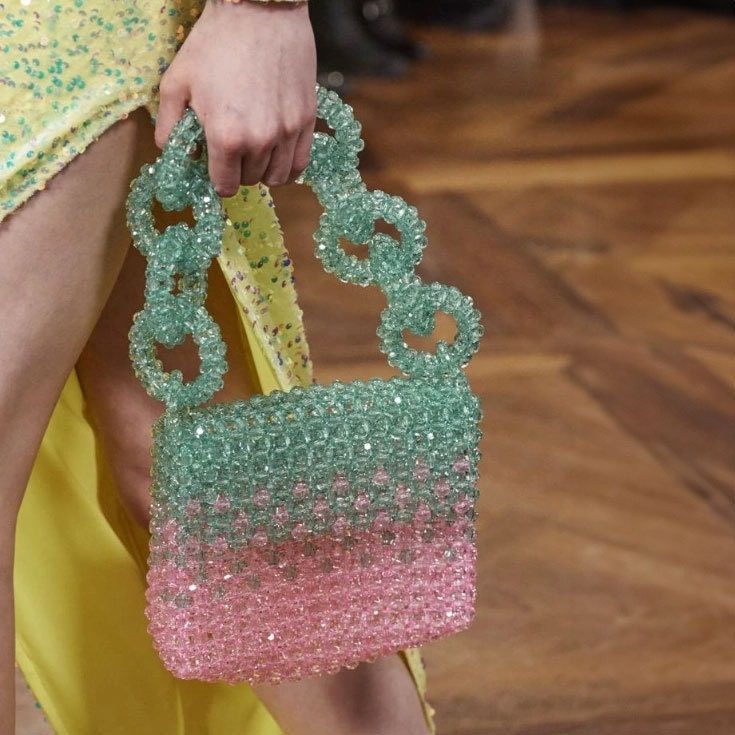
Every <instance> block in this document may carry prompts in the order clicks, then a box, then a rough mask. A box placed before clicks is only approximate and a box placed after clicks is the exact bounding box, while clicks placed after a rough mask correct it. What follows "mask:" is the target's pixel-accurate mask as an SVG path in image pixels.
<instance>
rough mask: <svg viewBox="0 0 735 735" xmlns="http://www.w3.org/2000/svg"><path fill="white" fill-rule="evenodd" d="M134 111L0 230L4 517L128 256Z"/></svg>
mask: <svg viewBox="0 0 735 735" xmlns="http://www.w3.org/2000/svg"><path fill="white" fill-rule="evenodd" d="M147 117H148V115H147V113H146V112H145V111H144V110H142V109H141V110H138V111H136V112H135V113H133V114H131V115H130V116H129V117H128V118H127V119H125V120H122V121H119V122H117V123H115V124H114V125H113V126H112V127H111V128H110V129H108V130H107V131H106V132H105V133H104V134H103V135H102V136H100V138H99V139H98V140H97V141H95V142H94V143H92V144H91V145H90V146H89V147H88V148H87V150H86V151H85V152H84V153H82V154H80V155H79V156H77V157H76V158H75V159H74V160H73V161H72V162H71V163H70V164H69V165H68V166H67V167H66V168H65V169H64V170H63V171H62V172H60V173H59V174H57V176H55V177H54V178H53V179H52V180H51V181H50V182H49V184H48V185H47V186H46V187H45V189H44V190H42V191H39V192H37V193H36V194H34V196H32V197H31V198H30V199H29V200H28V201H27V202H26V203H25V204H23V205H21V206H20V207H19V208H18V209H17V210H16V211H15V212H13V213H12V214H10V215H9V216H7V217H6V218H5V220H3V222H2V224H0V345H2V349H1V350H0V422H1V424H2V426H4V427H12V430H10V431H3V432H2V434H0V464H1V465H2V467H3V476H2V478H1V479H0V503H2V508H1V510H2V512H0V517H2V518H4V519H10V518H12V519H13V521H14V518H15V511H16V510H17V506H18V504H19V502H20V496H21V494H22V490H23V489H24V488H25V484H26V482H27V477H28V473H29V472H30V468H31V467H32V463H33V460H34V457H35V454H36V452H37V450H38V446H39V444H40V441H41V439H42V437H43V433H44V430H45V427H46V424H47V422H48V419H49V417H50V414H51V411H52V410H53V408H54V405H55V403H56V400H57V399H58V396H59V394H60V392H61V389H62V388H63V385H64V382H65V380H66V378H67V377H68V374H69V372H70V371H71V370H72V369H73V367H74V363H75V361H76V359H77V358H78V356H79V354H80V352H81V350H82V348H83V347H84V344H85V342H86V341H87V338H88V337H89V334H90V332H91V331H92V328H93V327H94V325H95V322H96V321H97V319H98V317H99V314H100V310H101V309H102V306H103V305H104V303H105V301H106V299H107V297H108V296H109V294H110V290H111V288H112V286H113V283H114V281H115V278H116V277H117V274H118V272H119V270H120V267H121V265H122V263H123V260H124V258H125V253H126V251H127V248H128V244H129V238H128V236H127V234H126V230H125V220H124V207H123V203H124V200H125V196H126V194H127V191H128V184H129V181H130V178H131V176H132V175H133V174H134V172H135V171H136V170H137V169H138V168H139V166H140V165H142V161H143V160H144V150H143V149H144V148H145V146H142V145H141V138H140V130H141V127H142V125H143V124H144V123H145V119H146V118H147Z"/></svg>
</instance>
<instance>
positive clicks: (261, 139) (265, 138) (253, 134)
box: [248, 128, 280, 154]
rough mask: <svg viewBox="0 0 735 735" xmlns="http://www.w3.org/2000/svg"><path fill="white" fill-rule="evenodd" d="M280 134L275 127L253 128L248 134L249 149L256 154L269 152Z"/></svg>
mask: <svg viewBox="0 0 735 735" xmlns="http://www.w3.org/2000/svg"><path fill="white" fill-rule="evenodd" d="M279 138H280V136H279V134H278V131H277V130H276V129H274V128H261V129H257V130H251V131H250V134H249V136H248V150H250V151H252V152H253V153H256V154H262V153H267V152H268V151H270V150H271V149H272V148H273V147H274V146H275V145H276V143H277V142H278V140H279Z"/></svg>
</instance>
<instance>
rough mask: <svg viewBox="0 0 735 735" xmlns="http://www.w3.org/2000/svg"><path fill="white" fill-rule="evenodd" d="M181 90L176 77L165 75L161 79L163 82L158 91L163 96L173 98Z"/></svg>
mask: <svg viewBox="0 0 735 735" xmlns="http://www.w3.org/2000/svg"><path fill="white" fill-rule="evenodd" d="M179 89H180V85H179V82H178V81H177V79H176V77H174V76H172V75H171V74H164V75H163V76H162V77H161V81H160V83H159V85H158V90H159V92H160V93H161V95H162V96H164V97H173V96H175V95H176V94H177V93H178V92H179Z"/></svg>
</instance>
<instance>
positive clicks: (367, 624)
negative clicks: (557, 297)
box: [127, 87, 482, 682]
mask: <svg viewBox="0 0 735 735" xmlns="http://www.w3.org/2000/svg"><path fill="white" fill-rule="evenodd" d="M317 92H318V94H317V97H318V112H319V115H320V117H322V118H324V120H325V121H326V123H327V124H328V126H329V127H330V128H331V129H332V131H333V132H334V134H333V135H328V134H325V133H315V135H314V141H313V145H312V151H311V160H310V163H309V166H308V167H307V169H306V171H305V172H304V173H303V174H302V176H301V179H300V180H301V183H306V184H307V185H308V186H310V187H311V188H312V189H313V190H314V192H315V193H316V196H317V198H318V200H319V202H320V203H321V204H322V206H323V207H324V209H325V212H324V214H323V215H322V217H321V220H320V225H319V229H318V230H317V232H316V234H315V242H316V254H317V257H319V258H320V260H321V261H322V263H323V264H324V266H325V268H326V269H327V270H328V271H330V272H332V273H334V274H335V275H336V276H337V277H338V278H340V279H341V280H343V281H349V282H353V283H359V284H361V285H365V286H366V285H370V284H372V285H377V286H378V287H379V288H380V289H381V290H382V291H383V292H384V293H385V295H386V297H387V301H388V305H387V308H386V309H385V310H384V311H383V314H382V315H381V325H380V327H379V329H378V335H379V336H380V338H381V349H382V350H383V351H384V352H385V354H386V355H387V357H388V360H389V362H390V363H391V364H392V365H394V366H396V367H398V368H399V369H400V370H401V372H402V373H403V375H404V377H400V378H393V379H390V380H378V379H373V380H369V381H366V382H357V381H355V382H352V383H341V382H335V383H332V384H331V385H312V386H309V387H301V386H297V387H294V388H292V389H291V390H290V391H288V392H285V391H275V392H273V393H270V394H269V395H261V396H254V397H253V398H251V399H249V400H247V401H235V402H231V403H226V404H216V405H210V406H207V407H202V406H201V405H200V404H202V403H204V402H206V401H208V400H209V399H210V398H211V397H212V395H214V393H215V392H216V391H217V390H218V389H219V387H220V386H221V384H222V376H223V375H224V373H225V371H226V370H227V362H226V359H225V345H224V342H223V340H222V337H221V335H220V331H219V328H218V326H217V324H216V323H215V322H214V320H213V319H212V318H211V316H210V315H209V314H208V313H207V311H206V309H205V308H204V298H205V295H206V288H207V279H206V275H207V269H208V267H209V264H210V262H211V259H212V258H214V257H216V256H217V255H218V253H219V251H220V247H221V237H222V231H223V212H222V205H221V202H220V199H219V197H218V196H217V194H216V192H215V191H214V189H213V187H212V184H211V182H210V181H209V178H208V176H207V169H206V146H205V147H204V150H203V152H202V155H201V156H200V157H199V158H198V159H196V160H194V159H192V158H190V156H189V153H190V152H191V151H192V150H193V149H194V146H195V145H197V144H198V143H202V142H203V133H202V131H201V128H200V126H199V124H198V121H197V119H196V116H195V115H194V112H193V110H191V109H188V110H187V111H186V112H185V113H184V115H183V116H182V119H181V120H180V121H179V122H178V123H177V125H176V126H175V128H174V130H173V131H172V133H171V137H170V138H169V142H168V144H167V145H166V147H165V149H164V151H163V153H162V154H161V156H160V157H159V158H158V159H157V161H156V162H155V163H152V164H148V165H146V166H144V167H143V168H142V169H141V173H140V175H139V176H138V177H137V178H136V179H135V180H134V181H133V183H132V184H131V193H130V195H129V197H128V202H127V209H128V225H129V227H130V230H131V232H132V234H133V239H134V243H135V245H136V247H138V248H139V250H140V251H141V252H142V253H143V254H144V255H145V257H146V258H147V259H148V266H147V273H146V292H145V296H146V302H145V307H144V309H143V310H142V311H141V312H139V313H138V314H136V316H135V319H134V323H133V327H132V328H131V330H130V355H131V359H132V361H133V366H134V369H135V372H136V375H137V376H138V378H139V379H140V380H141V382H142V383H143V384H144V385H145V387H146V389H147V390H148V392H149V393H150V394H151V395H152V396H154V397H156V398H157V399H159V400H162V401H164V402H165V404H166V411H165V412H164V414H163V415H162V416H161V417H160V419H158V421H156V423H155V424H154V427H153V433H154V450H153V452H154V456H153V459H154V462H153V470H152V473H153V475H152V476H153V484H152V498H153V501H152V519H151V532H152V539H151V550H150V558H149V572H148V589H147V592H146V597H147V602H148V605H147V609H146V615H147V616H148V619H149V630H150V632H151V634H152V636H153V639H154V642H155V645H156V648H157V650H158V652H159V654H160V655H161V657H162V659H163V661H164V663H165V665H166V666H167V668H169V670H170V671H172V672H173V673H174V674H175V675H176V676H178V677H181V678H195V679H203V680H207V681H222V680H224V681H228V682H238V681H243V680H247V681H251V682H257V681H270V682H277V681H281V680H286V679H299V678H301V677H304V676H310V675H314V674H323V673H331V672H335V671H337V670H338V669H339V668H341V667H344V666H348V667H349V666H356V665H357V664H358V663H359V662H360V661H366V660H373V659H375V658H377V657H378V656H382V655H387V654H390V653H394V652H396V651H399V650H402V649H405V648H411V647H415V646H418V645H421V644H423V643H425V642H427V641H429V640H433V639H436V638H439V637H441V636H445V635H448V634H450V633H453V632H455V631H458V630H461V629H463V628H465V627H466V626H467V625H468V624H469V622H470V620H471V619H472V617H473V615H474V609H475V576H474V575H475V556H476V549H475V525H474V520H475V505H476V496H477V467H478V461H479V450H478V443H479V439H480V428H479V422H480V416H481V412H480V405H479V401H478V399H477V397H476V396H475V395H474V394H473V393H472V392H471V390H470V388H469V385H468V383H467V380H466V378H465V376H464V374H463V372H462V368H463V367H464V366H465V365H466V363H467V362H468V360H469V359H470V358H471V356H472V355H473V354H474V352H475V351H476V350H477V347H478V344H479V339H480V336H481V334H482V328H481V325H480V320H479V314H478V312H477V310H476V309H475V308H474V306H473V304H472V300H471V299H470V298H469V297H467V296H464V295H463V294H461V293H460V292H459V291H458V290H457V289H455V288H452V287H449V286H444V285H441V284H437V283H431V284H425V283H423V282H422V281H421V280H420V279H419V278H418V277H417V276H416V275H415V273H414V268H415V266H416V264H417V263H418V262H419V260H420V258H421V254H422V251H423V248H424V247H425V245H426V238H425V235H424V229H425V226H424V223H423V222H422V221H421V220H420V219H419V217H418V213H417V212H416V209H415V208H413V207H411V206H409V205H408V204H407V203H406V202H404V201H403V200H402V199H401V198H399V197H394V196H391V195H388V194H385V193H384V192H380V191H368V190H367V189H366V188H365V185H364V183H363V182H362V179H361V177H360V175H359V173H358V170H357V156H358V152H359V151H360V150H361V149H362V140H361V138H360V125H359V123H357V122H356V121H355V120H354V118H353V116H352V109H351V108H350V107H349V106H348V105H346V104H344V103H343V102H342V101H341V100H340V99H339V97H338V96H337V95H335V94H334V93H333V92H328V91H326V90H324V89H323V88H321V87H320V88H318V90H317ZM154 197H155V198H156V199H158V200H159V201H160V202H161V204H162V206H163V207H164V208H165V209H168V210H182V209H184V208H186V207H187V206H189V205H191V206H192V211H193V213H194V218H195V221H196V225H195V226H194V227H193V228H190V227H189V226H188V225H186V224H178V225H173V226H170V227H168V228H167V229H166V230H165V231H164V232H163V233H160V232H158V231H156V229H155V227H154V223H153V217H152V214H151V204H152V202H153V198H154ZM379 219H385V220H386V221H388V222H391V223H393V224H394V225H395V227H396V229H397V231H398V232H399V234H400V238H401V240H400V242H397V241H395V240H394V239H392V238H391V237H389V236H387V235H385V234H382V233H376V232H375V227H374V225H375V222H376V221H377V220H379ZM342 237H345V238H348V239H350V240H352V241H353V242H355V243H357V244H362V245H364V246H366V247H367V249H368V257H367V258H365V259H358V258H356V257H354V256H352V255H348V254H347V253H345V251H344V250H342V248H341V247H340V246H339V242H340V238H342ZM436 311H444V312H446V313H448V314H450V315H451V316H452V317H453V318H454V319H455V321H456V323H457V335H456V337H455V339H454V341H453V342H452V343H451V344H447V343H445V342H443V341H440V342H439V343H438V344H437V345H436V348H435V350H434V351H433V352H421V351H418V350H415V349H413V348H411V347H409V346H408V345H407V344H406V343H405V341H404V339H403V336H402V335H403V331H404V330H410V331H412V332H414V333H416V334H421V335H428V334H430V333H431V331H432V329H433V326H434V316H435V313H436ZM187 335H191V336H192V337H193V339H194V341H195V343H196V344H197V345H198V347H199V350H200V356H201V369H200V372H199V375H198V376H197V377H196V378H194V379H193V380H191V381H189V382H185V381H184V380H183V377H182V375H181V374H180V373H179V372H177V371H172V372H171V373H166V372H164V370H163V366H162V364H161V362H160V360H159V359H158V358H157V356H156V345H157V343H160V344H163V345H166V346H169V347H171V346H173V345H175V344H180V343H181V342H182V341H183V340H184V339H185V338H186V336H187Z"/></svg>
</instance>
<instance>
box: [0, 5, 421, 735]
mask: <svg viewBox="0 0 735 735" xmlns="http://www.w3.org/2000/svg"><path fill="white" fill-rule="evenodd" d="M202 4H203V2H202V0H19V1H18V2H12V3H6V4H5V6H4V8H3V11H2V13H1V14H0V141H1V142H2V146H1V147H0V220H2V218H3V217H4V216H5V215H6V214H8V213H10V212H12V211H13V210H14V209H15V208H16V207H18V206H19V205H20V204H21V203H22V202H23V201H24V200H26V199H27V198H28V197H30V196H31V195H32V194H33V193H34V192H36V191H38V190H39V189H42V188H43V187H44V186H45V183H46V182H47V181H48V180H49V179H50V178H51V177H52V176H53V175H54V174H55V173H57V172H58V171H60V170H61V169H62V168H63V167H64V166H65V165H66V164H67V163H68V162H69V161H70V160H71V159H72V158H74V156H76V155H77V154H78V153H80V152H81V151H83V150H84V149H85V148H86V147H87V146H88V145H89V144H90V143H91V142H92V141H93V140H95V139H96V138H97V137H99V136H100V135H101V134H102V133H103V132H104V131H105V130H106V129H107V128H108V127H109V126H111V125H112V124H113V123H115V122H116V121H117V120H119V119H121V118H123V117H125V116H126V115H127V114H128V113H129V112H131V111H132V110H134V109H136V108H137V107H140V106H145V107H146V108H147V109H148V110H149V112H150V113H151V115H152V116H154V117H155V114H156V111H157V104H158V97H157V89H158V81H159V79H160V75H161V74H162V73H163V71H164V70H165V68H166V66H167V65H168V63H170V60H171V59H172V58H173V55H174V53H175V51H176V50H177V49H178V47H179V45H180V44H181V42H182V41H183V40H184V38H185V37H186V34H187V33H188V31H189V29H190V28H191V25H192V23H193V22H194V20H195V19H196V17H197V15H198V13H199V12H200V10H201V7H202ZM225 208H226V210H227V215H228V220H227V227H226V229H225V236H224V242H223V250H222V254H221V255H220V256H219V258H218V265H219V267H220V268H221V269H222V272H223V274H224V276H225V278H226V280H227V283H228V284H229V287H230V293H231V295H232V298H233V308H236V309H237V313H238V315H239V321H240V325H241V339H242V345H243V347H244V352H245V354H246V355H247V356H248V359H249V368H250V371H251V374H252V377H253V384H254V385H256V386H258V387H259V389H260V390H261V391H262V392H265V393H267V392H270V391H271V390H275V389H281V390H288V389H289V388H291V387H293V386H295V385H308V384H309V383H310V382H311V380H312V377H311V362H310V360H309V356H308V348H307V345H306V340H305V337H304V334H303V325H302V319H301V311H300V309H299V307H298V305H297V303H296V297H295V291H294V288H293V270H292V265H291V261H290V258H289V256H288V253H287V251H286V250H285V248H284V245H283V237H282V233H281V230H280V226H279V224H278V220H277V218H276V215H275V211H274V208H273V201H272V199H271V197H270V195H269V193H268V191H267V189H265V188H263V187H243V188H242V189H241V190H240V192H239V193H238V194H237V195H236V196H234V197H230V198H229V199H227V200H225ZM148 540H149V539H148V534H147V532H146V531H145V530H144V529H142V528H141V527H140V526H138V525H136V524H135V523H134V522H133V521H132V520H131V519H130V518H129V516H128V515H127V514H126V512H125V511H124V509H123V507H122V505H121V503H120V501H119V500H118V496H117V491H116V488H115V486H114V483H113V481H112V478H111V475H110V472H109V469H108V467H107V465H106V463H105V458H104V455H103V453H102V449H101V444H100V442H99V438H98V436H97V435H96V434H95V431H94V427H93V424H92V422H91V419H90V417H89V416H88V414H87V412H86V407H85V402H84V396H83V394H82V391H81V388H80V384H79V382H78V379H77V376H76V372H74V371H73V372H72V373H71V374H70V375H69V378H68V380H67V382H66V385H65V387H64V389H63V392H62V394H61V396H60V398H59V401H58V404H57V405H56V408H55V411H54V413H53V416H52V418H51V421H50V423H49V426H48V428H47V430H46V433H45V436H44V438H43V442H42V445H41V448H40V451H39V453H38V456H37V458H36V461H35V465H34V467H33V472H32V475H31V478H30V482H29V484H28V488H27V492H26V495H25V498H24V500H23V504H22V507H21V512H20V517H19V519H18V530H17V541H16V567H15V599H16V642H17V661H18V664H19V666H20V668H21V670H22V672H23V674H24V676H25V678H26V680H27V682H28V683H29V685H30V687H31V689H32V691H33V693H34V695H35V696H36V698H37V700H38V702H39V704H40V706H41V707H42V709H43V711H44V712H45V714H46V716H47V719H48V720H49V722H50V724H51V726H52V728H53V729H54V730H55V732H57V733H59V734H60V735H113V734H118V733H119V734H120V735H235V734H236V733H243V735H271V734H275V733H279V732H280V729H279V728H278V726H277V725H276V723H275V722H274V721H273V719H272V718H271V716H270V715H269V713H268V712H267V710H266V709H265V707H264V706H263V704H262V703H261V702H260V700H259V699H258V698H257V697H256V696H255V694H254V692H253V691H252V689H251V688H250V687H249V686H248V685H247V684H240V685H236V686H231V685H226V684H208V683H204V682H196V681H182V680H178V679H175V678H174V677H173V676H172V675H171V674H169V673H168V671H166V670H165V669H164V667H163V665H162V663H161V661H160V660H159V658H158V656H157V655H156V653H155V651H154V649H153V647H152V643H151V639H150V637H149V635H148V632H147V630H146V619H145V616H144V612H143V611H144V605H145V599H144V590H145V571H146V558H147V553H148ZM401 657H402V659H403V660H404V662H405V663H406V665H407V667H408V670H409V671H410V673H411V675H412V676H413V679H414V681H415V684H416V687H417V690H418V692H419V694H420V696H421V699H422V702H423V703H424V709H425V713H426V717H427V721H428V722H429V724H430V726H431V727H432V729H433V719H432V714H433V710H432V709H431V707H430V706H429V705H428V703H427V702H426V699H425V675H424V669H423V666H422V662H421V658H420V654H419V651H418V650H417V649H413V650H410V651H403V652H401ZM305 716H308V713H305Z"/></svg>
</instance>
